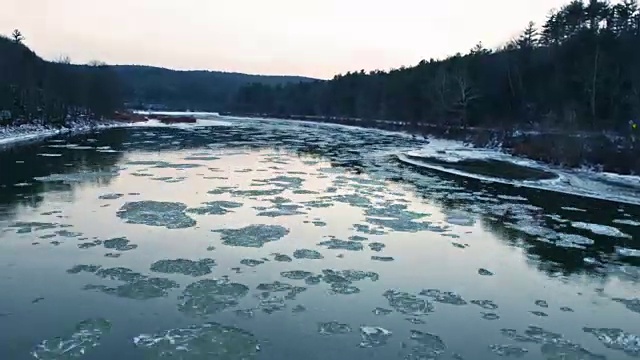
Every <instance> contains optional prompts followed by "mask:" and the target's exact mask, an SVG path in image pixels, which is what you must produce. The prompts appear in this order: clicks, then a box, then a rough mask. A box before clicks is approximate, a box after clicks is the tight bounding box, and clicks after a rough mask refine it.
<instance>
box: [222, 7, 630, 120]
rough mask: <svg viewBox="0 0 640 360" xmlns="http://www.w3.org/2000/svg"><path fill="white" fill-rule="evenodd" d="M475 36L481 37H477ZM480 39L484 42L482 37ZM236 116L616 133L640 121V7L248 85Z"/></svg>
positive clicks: (587, 12) (576, 13)
mask: <svg viewBox="0 0 640 360" xmlns="http://www.w3.org/2000/svg"><path fill="white" fill-rule="evenodd" d="M469 36H472V34H469ZM479 40H481V39H479ZM230 109H231V111H234V112H242V113H268V114H272V115H278V114H288V115H322V116H340V117H353V118H361V119H389V120H403V121H410V122H424V123H433V124H446V125H460V126H478V125H482V126H489V127H508V128H512V127H520V128H525V127H536V126H537V127H541V128H544V129H551V128H553V129H564V130H567V129H584V130H591V129H593V130H596V129H597V130H600V129H617V130H621V131H623V130H624V131H628V130H629V129H628V128H629V121H630V120H632V119H633V120H635V119H638V117H639V116H640V14H639V12H638V4H637V2H636V1H635V0H625V1H624V2H622V3H618V4H615V5H612V4H610V3H608V2H605V1H598V0H593V1H586V2H585V1H579V0H576V1H572V2H571V3H569V4H567V5H566V6H564V7H562V8H561V9H558V10H556V11H552V12H551V13H550V15H549V16H548V19H547V20H546V22H545V23H544V24H542V26H540V27H537V26H536V25H535V24H533V23H530V24H529V26H528V27H526V29H524V31H523V32H522V34H521V35H520V36H519V37H518V38H516V39H513V41H510V42H509V43H508V44H506V45H505V46H504V47H502V48H500V49H498V50H495V51H492V50H489V49H486V48H484V47H483V46H482V44H481V43H480V44H478V46H476V47H475V48H473V49H472V50H471V51H470V52H468V53H467V54H455V55H453V56H451V57H449V58H447V59H444V60H429V61H421V62H420V63H419V64H418V65H417V66H413V67H408V68H400V69H395V70H391V71H388V72H385V71H372V72H369V73H365V72H364V71H360V72H351V73H347V74H344V75H338V76H336V77H334V78H333V79H332V80H331V81H327V82H322V81H318V82H307V83H301V84H290V85H278V86H268V85H264V84H252V85H249V86H246V87H243V88H242V89H241V90H240V91H239V92H238V93H237V95H236V96H235V98H234V100H233V102H232V103H231V104H230Z"/></svg>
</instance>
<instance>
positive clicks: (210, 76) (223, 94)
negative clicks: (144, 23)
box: [111, 65, 315, 111]
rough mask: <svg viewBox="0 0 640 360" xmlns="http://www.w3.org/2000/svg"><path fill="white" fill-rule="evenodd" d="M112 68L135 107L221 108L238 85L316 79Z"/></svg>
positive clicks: (128, 66) (145, 68) (236, 89)
mask: <svg viewBox="0 0 640 360" xmlns="http://www.w3.org/2000/svg"><path fill="white" fill-rule="evenodd" d="M111 68H112V69H113V70H114V71H115V72H116V73H117V74H118V75H119V78H120V80H121V81H122V83H123V84H124V98H125V101H126V103H127V105H128V106H129V107H133V108H148V107H151V108H167V109H172V110H186V109H192V110H208V111H219V110H221V109H223V108H224V107H225V106H226V104H227V103H228V102H229V100H230V98H231V97H232V96H233V95H234V94H235V93H236V92H237V91H238V89H240V88H241V87H242V86H245V85H247V84H252V83H258V84H264V85H269V86H279V85H284V84H290V83H300V82H310V81H314V80H315V79H311V78H306V77H299V76H267V75H249V74H241V73H227V72H219V71H178V70H170V69H165V68H158V67H151V66H138V65H115V66H111Z"/></svg>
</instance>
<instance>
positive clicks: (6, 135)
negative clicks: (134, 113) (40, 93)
mask: <svg viewBox="0 0 640 360" xmlns="http://www.w3.org/2000/svg"><path fill="white" fill-rule="evenodd" d="M116 126H121V124H119V123H117V122H114V121H108V120H107V121H96V120H76V121H70V122H67V123H66V124H64V125H60V126H52V125H49V124H42V123H37V122H35V123H27V124H20V125H7V126H0V147H5V146H10V145H14V144H17V143H22V142H25V141H32V140H41V139H46V138H48V137H52V136H55V135H59V134H65V133H82V132H89V131H93V130H98V129H106V128H111V127H116Z"/></svg>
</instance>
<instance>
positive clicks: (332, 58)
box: [0, 0, 568, 78]
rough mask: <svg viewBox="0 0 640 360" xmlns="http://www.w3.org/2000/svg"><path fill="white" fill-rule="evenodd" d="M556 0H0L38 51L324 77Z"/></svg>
mask: <svg viewBox="0 0 640 360" xmlns="http://www.w3.org/2000/svg"><path fill="white" fill-rule="evenodd" d="M566 2H568V0H567V1H562V0H483V1H479V0H448V1H447V0H442V1H434V0H390V1H383V0H100V1H99V0H95V1H94V0H0V9H1V10H0V32H2V33H4V34H9V33H10V32H11V31H12V30H13V29H14V28H18V29H20V30H21V31H22V33H23V34H24V36H25V37H26V43H27V44H28V45H29V46H30V47H31V48H32V49H33V50H35V51H36V52H37V53H38V54H40V55H41V56H43V57H44V58H46V59H55V58H59V57H60V56H62V55H68V56H69V57H71V60H72V61H73V62H76V63H84V62H88V61H90V60H101V61H105V62H107V63H110V64H144V65H154V66H162V67H168V68H175V69H209V70H223V71H237V72H245V73H256V74H295V75H307V76H312V77H319V78H331V77H332V76H333V75H334V74H337V73H344V72H347V71H350V70H360V69H365V70H367V71H368V70H374V69H382V70H388V69H389V68H394V67H396V68H397V67H400V66H402V65H405V66H410V65H415V64H417V63H418V62H419V61H420V60H421V59H429V58H431V57H433V58H441V57H444V56H446V55H449V54H455V53H456V52H466V51H468V50H469V49H470V48H471V47H473V46H474V45H475V44H476V43H478V42H479V41H482V42H483V44H485V46H487V47H495V46H498V45H500V44H502V43H504V42H505V41H507V40H509V38H511V37H512V36H514V35H516V34H517V33H518V32H519V31H520V30H522V29H524V27H525V26H526V25H527V23H528V22H529V21H530V20H533V21H535V22H542V21H543V20H544V19H545V17H546V15H547V13H548V11H549V10H550V9H552V8H557V7H560V6H561V5H563V4H564V3H566Z"/></svg>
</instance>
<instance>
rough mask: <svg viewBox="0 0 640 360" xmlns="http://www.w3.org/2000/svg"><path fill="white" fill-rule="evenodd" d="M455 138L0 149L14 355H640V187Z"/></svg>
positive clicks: (210, 129) (140, 131) (359, 132)
mask: <svg viewBox="0 0 640 360" xmlns="http://www.w3.org/2000/svg"><path fill="white" fill-rule="evenodd" d="M201 117H202V118H204V119H206V118H207V116H206V115H202V116H201ZM209 118H210V119H211V117H209ZM442 144H443V143H440V142H438V141H432V142H431V144H427V143H426V141H425V140H424V139H414V138H412V137H409V136H406V135H401V134H393V133H388V132H381V131H375V130H364V129H358V128H347V127H339V126H328V125H314V124H307V123H294V122H286V121H275V120H271V121H266V120H248V119H233V118H229V119H226V120H224V121H222V120H219V119H218V120H209V121H201V122H200V123H199V125H196V126H193V125H184V126H177V127H169V126H164V127H163V126H141V127H130V128H118V129H110V130H102V131H100V132H96V133H91V134H83V135H75V136H60V137H57V138H50V139H47V140H44V141H41V142H36V143H30V144H22V145H17V146H14V147H11V148H8V149H4V150H0V359H2V360H21V359H34V358H36V359H76V358H78V359H80V358H83V359H97V360H108V359H109V360H110V359H123V360H124V359H164V358H167V359H184V360H187V359H194V360H195V359H203V360H204V359H225V360H231V359H269V360H271V359H273V360H276V359H303V360H314V359H318V360H320V359H322V360H325V359H331V360H340V359H345V360H346V359H356V360H357V359H381V360H382V359H384V360H387V359H407V360H427V359H447V360H448V359H468V360H483V359H503V358H518V359H555V360H562V359H564V360H569V359H573V360H578V359H587V360H591V359H598V360H599V359H614V360H617V359H633V358H639V357H640V285H639V284H640V243H639V241H640V205H638V203H640V200H639V199H640V189H639V187H640V186H639V185H637V184H634V182H633V181H634V180H633V179H631V178H624V179H623V178H617V177H615V176H608V177H607V176H598V177H596V176H595V175H593V174H591V175H590V174H588V173H584V174H580V173H577V172H575V173H568V172H564V173H563V172H560V171H559V170H558V171H556V170H554V169H548V168H544V167H541V166H538V165H536V164H533V163H531V164H527V163H526V162H523V161H517V160H513V161H512V160H508V161H506V160H505V159H501V158H500V156H501V155H496V156H494V158H492V160H491V161H486V159H487V158H488V157H487V156H485V155H486V154H485V155H483V156H479V155H478V154H482V152H481V151H479V150H477V151H476V150H469V149H453V150H451V149H449V150H447V149H445V148H443V146H444V145H442ZM461 154H462V155H461ZM465 154H466V155H465ZM469 154H472V155H471V156H470V155H469ZM445 155H446V156H445ZM460 156H462V157H465V156H466V158H465V159H466V160H465V161H466V162H465V161H462V162H459V161H458V160H459V158H460ZM452 157H453V158H456V157H457V159H453V160H452ZM467 160H468V161H467ZM503 160H504V161H505V162H504V163H501V162H500V161H503ZM483 161H485V162H484V163H483ZM509 161H511V162H509ZM505 163H508V164H511V165H513V166H518V167H515V168H513V167H511V165H509V166H506V167H505V166H502V165H504V164H505ZM448 164H449V165H451V166H449V165H448ZM482 164H484V165H485V166H482ZM501 164H502V165H501ZM469 171H476V173H478V172H479V175H478V176H475V177H474V176H466V175H469V174H468V173H467V172H469ZM502 173H504V174H506V175H504V176H503V175H501V174H502ZM514 178H515V180H514ZM499 179H502V180H499Z"/></svg>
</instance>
